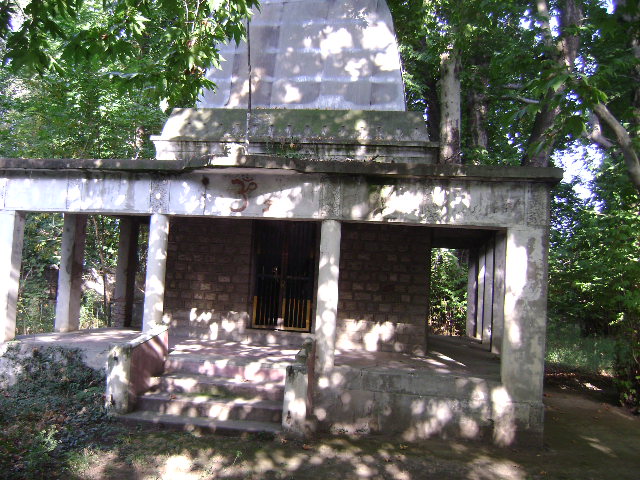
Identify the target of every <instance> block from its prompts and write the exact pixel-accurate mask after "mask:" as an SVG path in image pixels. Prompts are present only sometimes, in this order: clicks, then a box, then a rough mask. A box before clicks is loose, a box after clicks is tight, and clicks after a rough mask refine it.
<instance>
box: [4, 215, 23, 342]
mask: <svg viewBox="0 0 640 480" xmlns="http://www.w3.org/2000/svg"><path fill="white" fill-rule="evenodd" d="M23 236H24V214H22V213H19V212H14V211H8V212H5V211H3V212H0V343H2V342H8V341H9V340H13V338H14V337H15V336H16V305H17V303H18V286H19V283H20V263H21V261H22V239H23Z"/></svg>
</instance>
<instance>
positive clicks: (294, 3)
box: [198, 0, 406, 111]
mask: <svg viewBox="0 0 640 480" xmlns="http://www.w3.org/2000/svg"><path fill="white" fill-rule="evenodd" d="M248 36H249V38H250V39H251V40H250V42H242V43H240V44H239V45H237V46H236V45H235V43H231V44H227V45H222V46H221V47H220V52H221V54H222V56H223V57H224V59H225V60H224V61H223V62H222V64H221V68H220V69H212V70H210V71H208V72H207V78H209V79H210V80H211V81H213V82H214V83H215V84H216V85H217V89H216V90H215V91H205V92H204V94H203V95H202V96H201V98H200V100H199V102H198V107H200V108H243V109H250V108H287V109H294V108H296V109H297V108H302V109H321V110H386V111H405V110H406V106H405V98H404V89H403V83H402V75H401V67H400V56H399V53H398V44H397V41H396V38H395V33H394V29H393V21H392V18H391V13H390V12H389V8H388V7H387V4H386V2H384V1H383V0H355V1H353V0H351V1H350V0H325V1H322V0H320V1H319V0H264V1H262V2H261V7H260V11H255V12H254V15H253V17H252V18H251V20H250V22H249V28H248Z"/></svg>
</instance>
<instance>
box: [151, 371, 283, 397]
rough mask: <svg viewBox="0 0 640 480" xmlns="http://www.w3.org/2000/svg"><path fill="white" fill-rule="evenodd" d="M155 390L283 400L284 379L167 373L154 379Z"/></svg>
mask: <svg viewBox="0 0 640 480" xmlns="http://www.w3.org/2000/svg"><path fill="white" fill-rule="evenodd" d="M153 383H154V384H155V385H156V386H155V387H154V391H155V392H165V393H176V394H180V393H203V394H210V395H217V396H227V397H228V396H237V397H242V398H258V399H262V400H275V401H282V400H283V399H284V385H283V384H282V381H280V380H279V381H277V382H273V381H262V382H258V381H242V380H235V379H229V378H216V377H208V376H206V375H186V374H167V375H163V376H161V377H156V378H154V379H153Z"/></svg>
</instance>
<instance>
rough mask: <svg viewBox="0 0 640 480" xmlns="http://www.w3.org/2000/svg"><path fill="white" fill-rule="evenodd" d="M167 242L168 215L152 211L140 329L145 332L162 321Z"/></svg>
mask: <svg viewBox="0 0 640 480" xmlns="http://www.w3.org/2000/svg"><path fill="white" fill-rule="evenodd" d="M168 244H169V216H168V215H162V214H159V213H154V214H153V215H151V221H150V223H149V248H148V251H147V276H146V281H145V287H144V314H143V317H142V330H143V331H145V332H146V331H147V330H149V329H151V328H153V327H154V326H156V325H160V324H161V323H162V313H163V311H164V288H165V273H166V270H167V247H168Z"/></svg>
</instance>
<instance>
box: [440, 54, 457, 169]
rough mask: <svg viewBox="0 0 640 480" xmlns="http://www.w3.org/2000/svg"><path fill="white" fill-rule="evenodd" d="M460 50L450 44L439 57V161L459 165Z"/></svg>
mask: <svg viewBox="0 0 640 480" xmlns="http://www.w3.org/2000/svg"><path fill="white" fill-rule="evenodd" d="M460 68H461V64H460V52H459V51H458V48H457V47H455V46H452V47H451V48H450V49H449V50H448V51H447V52H445V53H443V54H442V55H441V57H440V108H441V112H440V114H441V116H440V158H439V163H443V164H454V165H460V164H461V163H462V155H461V150H460Z"/></svg>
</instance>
